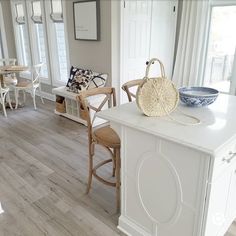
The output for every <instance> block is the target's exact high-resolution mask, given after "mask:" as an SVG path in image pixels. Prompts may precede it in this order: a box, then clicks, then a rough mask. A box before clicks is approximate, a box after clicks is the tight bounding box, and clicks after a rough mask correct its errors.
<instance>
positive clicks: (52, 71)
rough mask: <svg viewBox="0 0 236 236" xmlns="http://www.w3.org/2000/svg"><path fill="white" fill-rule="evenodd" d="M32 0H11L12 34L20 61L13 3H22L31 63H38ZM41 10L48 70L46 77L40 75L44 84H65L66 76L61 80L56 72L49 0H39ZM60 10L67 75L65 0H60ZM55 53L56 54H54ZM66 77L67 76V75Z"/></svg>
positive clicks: (24, 75)
mask: <svg viewBox="0 0 236 236" xmlns="http://www.w3.org/2000/svg"><path fill="white" fill-rule="evenodd" d="M32 1H34V0H11V7H12V18H13V25H14V34H15V42H16V48H17V58H18V61H19V63H21V62H22V59H21V55H20V54H21V53H20V51H19V35H18V34H17V27H16V26H17V23H16V21H15V18H16V13H15V10H14V8H15V5H16V4H17V3H22V4H23V6H24V10H25V18H26V23H25V24H26V25H27V31H28V38H29V44H30V55H31V64H36V63H39V62H38V61H37V58H38V55H37V52H38V50H37V47H38V46H37V43H36V42H37V39H36V34H34V33H33V32H34V31H35V25H34V24H35V22H33V20H32V19H31V16H32ZM40 3H41V10H42V22H43V30H44V41H45V50H46V61H47V70H48V78H45V77H40V78H41V79H42V82H43V83H45V84H50V85H52V86H62V85H65V84H66V82H67V79H68V78H63V80H60V79H58V76H57V75H58V74H60V69H59V66H58V65H59V64H58V54H57V53H58V52H57V45H56V44H55V30H54V25H52V24H54V23H53V21H52V19H51V17H50V14H51V1H50V0H40ZM62 10H63V22H62V24H64V30H65V46H66V62H67V69H68V71H67V75H68V72H69V69H70V68H69V65H70V63H69V55H68V54H69V48H68V34H67V24H66V20H65V19H66V12H65V0H62ZM55 55H57V56H55ZM22 77H25V78H30V73H22ZM67 77H68V76H67Z"/></svg>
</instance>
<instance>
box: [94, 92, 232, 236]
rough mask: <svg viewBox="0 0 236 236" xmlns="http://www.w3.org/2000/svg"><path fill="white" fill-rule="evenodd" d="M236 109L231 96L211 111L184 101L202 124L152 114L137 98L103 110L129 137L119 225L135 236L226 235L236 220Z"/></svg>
mask: <svg viewBox="0 0 236 236" xmlns="http://www.w3.org/2000/svg"><path fill="white" fill-rule="evenodd" d="M235 107H236V97H233V96H226V95H219V97H218V99H217V101H216V102H215V103H214V104H213V105H211V106H209V107H208V108H189V107H186V106H179V107H178V109H179V110H181V111H182V112H184V113H187V114H189V115H193V116H196V117H198V118H199V119H200V120H201V121H202V124H201V125H198V126H183V125H179V124H176V123H175V122H173V121H171V120H170V119H169V118H168V117H146V116H144V115H143V114H142V113H141V112H140V111H139V109H138V108H137V106H136V104H135V103H129V104H123V105H121V106H120V107H118V108H113V109H109V110H106V111H102V112H101V113H99V114H98V116H100V117H101V118H104V119H108V120H110V121H111V125H112V127H113V128H114V129H115V130H116V132H117V133H118V134H119V135H120V138H121V193H122V194H121V216H120V218H119V225H118V228H119V229H121V230H122V231H123V232H125V233H127V234H128V235H132V236H190V235H191V236H224V235H225V233H226V232H227V230H228V228H229V226H230V224H231V223H232V222H233V221H234V219H235V218H236V173H235V171H236V155H235V154H234V153H235V151H236V126H235V119H236V110H235V109H234V108H235ZM171 115H172V116H176V115H179V114H178V111H177V112H176V113H175V112H174V113H172V114H171ZM219 121H220V122H219ZM222 124H223V125H222Z"/></svg>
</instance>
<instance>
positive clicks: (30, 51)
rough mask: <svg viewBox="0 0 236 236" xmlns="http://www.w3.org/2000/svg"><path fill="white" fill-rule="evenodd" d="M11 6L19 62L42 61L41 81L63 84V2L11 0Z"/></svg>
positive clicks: (65, 60)
mask: <svg viewBox="0 0 236 236" xmlns="http://www.w3.org/2000/svg"><path fill="white" fill-rule="evenodd" d="M12 8H15V12H14V13H15V14H13V20H14V21H15V22H14V23H15V24H14V25H15V37H16V47H17V51H18V52H19V53H18V60H19V62H20V63H22V64H26V65H30V64H37V63H40V62H44V66H43V68H42V71H41V77H42V78H43V80H44V82H45V83H48V84H52V85H54V86H57V85H61V84H65V82H66V81H67V77H68V55H67V45H66V34H65V27H64V17H63V1H61V0H20V1H19V0H12ZM18 32H19V33H18ZM29 62H31V63H29Z"/></svg>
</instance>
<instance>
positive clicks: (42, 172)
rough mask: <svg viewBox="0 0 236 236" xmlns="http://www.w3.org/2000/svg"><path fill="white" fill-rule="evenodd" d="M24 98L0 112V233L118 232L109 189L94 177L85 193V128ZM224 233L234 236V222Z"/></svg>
mask: <svg viewBox="0 0 236 236" xmlns="http://www.w3.org/2000/svg"><path fill="white" fill-rule="evenodd" d="M27 101H28V102H27V104H26V106H25V107H24V108H20V109H18V110H16V111H10V110H7V112H8V118H7V119H6V118H4V117H3V115H2V111H0V202H1V205H2V208H3V210H4V213H2V214H0V236H3V235H4V236H41V235H50V236H116V235H123V236H124V234H122V233H121V232H119V231H118V230H117V228H116V225H117V220H118V215H117V214H116V209H115V191H114V189H113V188H112V187H108V186H104V185H103V184H101V183H99V182H97V181H96V180H94V181H93V185H92V191H91V193H90V194H89V195H85V189H86V182H87V164H88V154H87V153H88V151H87V129H86V127H85V126H83V125H80V124H78V123H76V122H73V121H70V120H68V119H66V118H63V117H60V116H57V115H54V113H53V109H54V104H53V103H52V102H49V101H47V100H45V105H42V104H41V103H40V101H38V103H37V104H38V110H37V111H35V110H34V109H33V105H32V100H31V99H30V97H28V98H27ZM97 153H98V155H97V159H98V160H100V159H101V158H102V156H103V154H105V155H108V154H107V153H106V152H104V151H103V150H102V149H101V148H100V149H99V148H98V149H97ZM110 170H111V166H108V167H106V168H103V169H102V173H103V175H104V176H106V177H108V178H111V171H110ZM134 236H135V235H134ZM212 236H213V235H212ZM227 236H236V226H235V224H233V225H232V227H231V228H230V230H229V232H228V233H227Z"/></svg>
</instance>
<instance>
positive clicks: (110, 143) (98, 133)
mask: <svg viewBox="0 0 236 236" xmlns="http://www.w3.org/2000/svg"><path fill="white" fill-rule="evenodd" d="M93 139H94V141H96V142H98V143H100V144H103V145H104V146H107V147H110V148H118V147H120V138H119V136H118V135H117V133H116V132H115V131H114V130H113V129H112V128H111V127H110V126H105V127H101V128H98V129H96V130H94V131H93Z"/></svg>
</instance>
